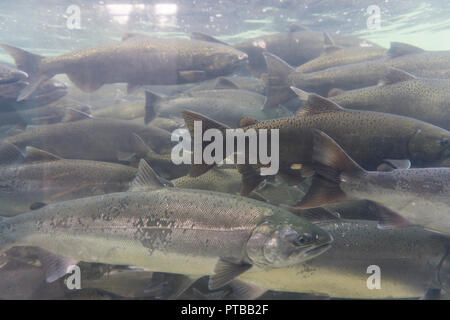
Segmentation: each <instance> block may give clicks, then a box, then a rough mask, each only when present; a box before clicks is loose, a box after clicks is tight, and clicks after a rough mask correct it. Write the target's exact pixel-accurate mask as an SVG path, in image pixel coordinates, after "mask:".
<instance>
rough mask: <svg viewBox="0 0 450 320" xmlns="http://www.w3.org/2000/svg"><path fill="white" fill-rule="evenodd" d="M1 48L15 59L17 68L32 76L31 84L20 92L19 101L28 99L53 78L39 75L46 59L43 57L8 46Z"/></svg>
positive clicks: (0, 44) (2, 45)
mask: <svg viewBox="0 0 450 320" xmlns="http://www.w3.org/2000/svg"><path fill="white" fill-rule="evenodd" d="M0 46H1V47H2V48H3V49H5V50H6V51H7V52H8V53H9V54H10V55H11V56H12V57H13V58H14V60H15V62H16V66H17V68H19V69H20V70H22V71H25V72H26V73H28V75H29V76H30V78H29V82H30V84H29V85H28V86H26V87H25V88H24V89H23V90H22V91H21V92H20V95H19V96H18V97H17V101H22V100H25V99H26V98H28V97H29V96H30V95H31V94H32V93H33V92H34V91H35V90H36V89H37V87H38V86H39V85H40V84H41V83H42V82H44V81H46V80H48V79H50V78H51V76H50V77H49V76H43V75H40V74H39V65H40V63H41V61H42V59H44V57H43V56H40V55H37V54H34V53H31V52H28V51H25V50H23V49H20V48H16V47H13V46H10V45H8V44H3V43H0Z"/></svg>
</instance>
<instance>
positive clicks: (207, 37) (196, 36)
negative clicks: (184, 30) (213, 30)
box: [191, 32, 228, 46]
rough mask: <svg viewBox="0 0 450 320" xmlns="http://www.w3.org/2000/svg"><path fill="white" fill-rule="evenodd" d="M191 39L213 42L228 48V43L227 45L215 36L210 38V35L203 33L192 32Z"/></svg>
mask: <svg viewBox="0 0 450 320" xmlns="http://www.w3.org/2000/svg"><path fill="white" fill-rule="evenodd" d="M191 39H192V40H201V41H206V42H213V43H220V44H224V45H226V46H228V43H225V42H223V41H220V40H218V39H216V38H214V37H213V36H210V35H209V34H206V33H203V32H192V33H191Z"/></svg>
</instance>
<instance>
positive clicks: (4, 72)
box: [0, 64, 28, 84]
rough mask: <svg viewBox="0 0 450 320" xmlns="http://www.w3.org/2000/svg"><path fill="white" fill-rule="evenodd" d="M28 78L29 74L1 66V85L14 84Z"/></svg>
mask: <svg viewBox="0 0 450 320" xmlns="http://www.w3.org/2000/svg"><path fill="white" fill-rule="evenodd" d="M26 78H28V74H27V73H26V72H23V71H21V70H18V69H16V68H13V67H9V66H8V65H4V64H0V84H5V83H13V82H17V81H21V80H25V79H26Z"/></svg>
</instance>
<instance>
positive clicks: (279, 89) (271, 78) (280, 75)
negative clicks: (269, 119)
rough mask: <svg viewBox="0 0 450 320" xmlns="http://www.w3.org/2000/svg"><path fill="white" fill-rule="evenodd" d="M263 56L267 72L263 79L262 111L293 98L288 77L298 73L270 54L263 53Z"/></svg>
mask: <svg viewBox="0 0 450 320" xmlns="http://www.w3.org/2000/svg"><path fill="white" fill-rule="evenodd" d="M263 55H264V59H265V60H266V64H267V70H268V74H267V76H266V77H265V82H266V85H267V88H266V97H267V100H266V103H265V104H264V107H263V110H266V109H269V108H274V107H276V106H278V105H279V104H281V103H283V102H286V101H288V100H289V99H291V98H293V97H295V94H293V92H292V91H291V90H290V86H291V85H290V83H289V75H290V74H291V73H293V72H298V71H296V70H295V69H294V68H293V67H291V66H290V65H289V64H287V63H286V62H285V61H283V60H282V59H281V58H279V57H277V56H275V55H273V54H271V53H268V52H265V53H263Z"/></svg>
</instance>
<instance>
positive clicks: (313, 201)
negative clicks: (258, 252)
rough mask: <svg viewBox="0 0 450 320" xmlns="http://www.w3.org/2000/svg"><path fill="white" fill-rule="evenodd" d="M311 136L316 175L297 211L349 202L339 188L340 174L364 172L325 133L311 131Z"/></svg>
mask: <svg viewBox="0 0 450 320" xmlns="http://www.w3.org/2000/svg"><path fill="white" fill-rule="evenodd" d="M313 136H314V149H313V162H314V169H315V170H316V175H315V176H314V178H313V182H312V185H311V187H310V189H309V191H308V193H307V194H306V195H305V197H304V198H303V199H302V200H301V201H300V202H299V203H298V204H297V206H296V208H297V209H308V208H315V207H320V206H323V205H326V204H331V203H335V202H341V201H345V200H349V198H348V196H347V195H346V194H345V192H344V191H342V189H341V188H340V186H339V185H340V183H341V174H342V173H345V174H346V175H359V174H363V173H364V172H365V171H364V169H363V168H361V167H360V166H359V165H358V164H357V163H356V162H355V161H353V160H352V159H351V158H350V157H349V156H348V155H347V153H345V151H344V150H342V148H341V147H340V146H339V145H338V144H337V143H336V142H335V141H334V140H333V139H331V138H330V137H329V136H327V135H326V134H325V133H323V132H321V131H319V130H316V129H313Z"/></svg>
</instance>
